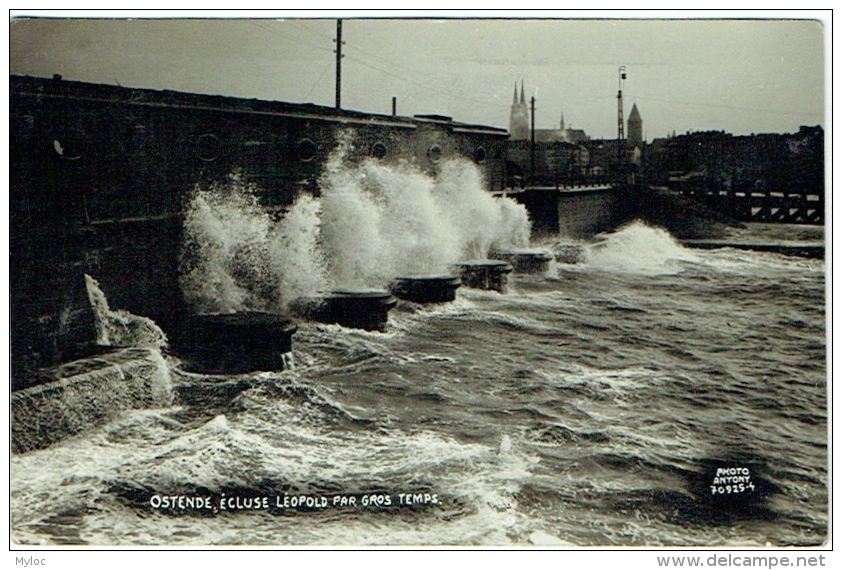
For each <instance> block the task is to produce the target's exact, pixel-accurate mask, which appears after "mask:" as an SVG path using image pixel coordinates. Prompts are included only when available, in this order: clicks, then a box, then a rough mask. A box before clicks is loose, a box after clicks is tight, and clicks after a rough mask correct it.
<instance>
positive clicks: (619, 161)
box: [617, 65, 626, 181]
mask: <svg viewBox="0 0 842 570" xmlns="http://www.w3.org/2000/svg"><path fill="white" fill-rule="evenodd" d="M625 79H626V66H625V65H621V66H620V70H619V78H618V79H617V84H618V89H617V171H618V175H619V176H620V180H621V181H622V178H623V162H624V161H623V140H624V139H625V138H626V137H625V129H624V128H623V81H625Z"/></svg>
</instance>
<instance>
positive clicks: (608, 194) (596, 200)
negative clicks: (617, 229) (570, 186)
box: [558, 188, 616, 237]
mask: <svg viewBox="0 0 842 570" xmlns="http://www.w3.org/2000/svg"><path fill="white" fill-rule="evenodd" d="M615 202H616V189H614V188H605V189H601V190H594V191H589V192H588V191H570V192H565V191H562V192H560V193H559V200H558V233H559V234H560V235H564V236H569V237H586V236H590V235H594V234H597V233H599V232H602V231H606V230H609V229H611V228H612V221H613V219H614V204H615Z"/></svg>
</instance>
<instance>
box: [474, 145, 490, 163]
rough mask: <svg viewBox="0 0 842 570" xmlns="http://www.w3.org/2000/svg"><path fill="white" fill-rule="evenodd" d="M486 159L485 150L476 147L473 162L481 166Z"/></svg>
mask: <svg viewBox="0 0 842 570" xmlns="http://www.w3.org/2000/svg"><path fill="white" fill-rule="evenodd" d="M486 158H488V153H487V152H486V151H485V148H483V147H481V146H478V147H477V148H476V150H474V160H475V161H476V163H477V164H482V163H483V162H485V159H486Z"/></svg>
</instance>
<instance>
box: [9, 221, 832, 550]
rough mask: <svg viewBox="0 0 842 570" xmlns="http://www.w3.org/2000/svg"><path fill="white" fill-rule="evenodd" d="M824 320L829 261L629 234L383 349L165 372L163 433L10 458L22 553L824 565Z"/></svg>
mask: <svg viewBox="0 0 842 570" xmlns="http://www.w3.org/2000/svg"><path fill="white" fill-rule="evenodd" d="M537 245H539V246H544V247H547V248H549V249H554V248H558V247H560V245H561V244H560V243H558V242H553V241H547V242H545V243H542V244H537ZM825 304H826V303H825V264H824V262H823V261H822V260H810V259H801V258H793V257H785V256H782V255H778V254H773V253H759V252H752V251H740V250H733V249H727V248H726V249H720V250H710V251H702V250H691V249H687V248H684V247H681V246H680V245H678V244H677V243H676V242H675V241H674V240H672V238H670V237H669V236H668V235H667V234H665V233H664V232H662V231H660V230H654V229H651V228H647V227H645V226H642V225H639V224H638V225H633V226H631V227H629V228H626V229H624V230H621V231H619V232H617V233H615V234H611V235H608V236H606V238H605V240H603V241H602V242H600V243H599V244H597V245H588V246H587V247H586V255H585V260H584V261H583V262H582V263H578V264H563V263H558V264H555V265H554V266H552V267H551V269H550V271H549V272H548V273H547V274H546V275H518V276H512V277H511V279H510V290H509V292H508V293H506V294H499V293H495V292H487V291H478V290H471V289H466V288H462V289H460V290H459V292H458V296H457V300H456V301H455V302H453V303H450V304H444V305H436V306H421V305H413V304H409V303H401V304H400V305H399V306H398V307H397V308H396V309H394V310H393V311H392V313H391V314H390V325H389V330H388V331H387V332H385V333H377V332H364V331H359V330H352V329H345V328H342V327H339V326H335V325H320V324H314V323H306V322H302V323H299V331H298V333H296V335H295V336H294V358H295V362H296V367H295V369H294V370H291V371H286V372H282V373H269V372H264V373H255V374H245V375H239V376H213V377H208V376H202V375H197V374H191V373H188V372H185V371H183V370H181V369H180V368H179V366H178V362H177V361H175V360H173V361H172V364H173V382H174V384H175V389H176V393H177V404H176V405H175V406H174V407H172V408H168V409H155V410H140V411H130V412H126V413H124V414H123V415H121V416H120V417H119V418H118V419H117V420H115V421H113V422H111V423H109V424H107V425H105V426H104V427H102V428H98V429H96V430H94V431H92V432H90V433H88V434H85V435H82V436H79V437H75V438H72V439H69V440H67V441H65V442H63V443H61V444H59V445H57V446H54V447H52V448H50V449H46V450H42V451H37V452H31V453H27V454H23V455H17V456H13V457H12V459H11V507H12V508H11V525H12V533H13V538H14V539H15V540H16V541H17V542H19V543H25V544H39V543H48V544H95V545H162V544H165V545H220V544H222V545H230V544H247V545H511V546H529V545H533V544H540V545H567V546H618V545H620V546H641V545H647V546H653V545H665V546H693V545H704V546H736V545H739V546H744V545H766V544H772V545H818V544H821V543H823V542H824V541H826V539H827V532H828V530H827V529H828V480H827V465H828V449H827V443H828V435H827V425H828V422H827V398H826V394H827V378H826V377H827V368H826V360H827V356H826V348H827V347H826V341H825V338H826V327H825V322H826V321H825ZM720 469H729V470H732V471H727V472H725V471H722V472H720V471H719V470H720ZM744 473H747V474H748V475H744ZM720 474H721V475H722V476H723V477H726V476H729V477H730V476H731V475H732V474H736V476H737V477H747V479H734V480H730V479H729V480H727V482H726V480H725V479H723V480H722V481H720V482H719V484H714V483H715V482H716V481H715V480H714V479H715V478H716V477H717V476H718V475H720ZM749 484H750V485H751V486H749ZM729 485H730V486H731V487H732V488H731V489H730V490H726V487H728V486H729ZM739 485H743V487H742V490H740V489H739V487H738V486H739ZM165 497H176V498H175V499H169V500H170V501H173V502H174V505H165V504H164V503H163V501H164V500H165V499H164V498H165ZM178 497H184V498H183V499H178ZM188 498H189V499H190V500H191V501H192V503H191V504H192V506H189V505H188V503H187V500H188ZM352 499H353V502H352ZM179 500H181V504H179ZM299 501H303V505H301V504H298V502H299ZM325 503H326V504H325ZM197 504H199V506H197ZM206 504H207V505H210V507H211V508H205V505H206ZM223 506H224V507H225V508H222V507H223Z"/></svg>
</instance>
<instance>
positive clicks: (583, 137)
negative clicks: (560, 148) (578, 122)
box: [509, 82, 590, 143]
mask: <svg viewBox="0 0 842 570" xmlns="http://www.w3.org/2000/svg"><path fill="white" fill-rule="evenodd" d="M530 123H531V121H530V118H529V106H528V105H527V104H526V94H525V93H524V89H523V82H521V84H520V97H518V93H517V84H515V93H514V97H513V98H512V110H511V114H510V115H509V135H510V136H509V140H513V141H525V140H532V129H531V127H530ZM587 140H590V137H588V135H587V134H585V131H583V130H581V129H570V128H567V127H566V126H565V124H564V113H562V114H561V121H560V123H559V127H558V128H557V129H535V142H540V143H548V142H568V143H582V142H585V141H587Z"/></svg>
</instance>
